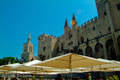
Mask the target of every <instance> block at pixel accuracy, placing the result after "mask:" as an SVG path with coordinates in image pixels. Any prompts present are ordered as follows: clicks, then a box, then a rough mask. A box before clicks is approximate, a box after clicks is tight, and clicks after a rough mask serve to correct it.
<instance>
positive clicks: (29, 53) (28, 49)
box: [21, 34, 33, 62]
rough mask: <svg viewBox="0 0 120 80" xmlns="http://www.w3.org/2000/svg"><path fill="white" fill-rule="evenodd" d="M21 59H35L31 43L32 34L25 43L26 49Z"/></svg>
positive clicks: (25, 60) (26, 60)
mask: <svg viewBox="0 0 120 80" xmlns="http://www.w3.org/2000/svg"><path fill="white" fill-rule="evenodd" d="M21 59H22V60H23V61H24V62H28V61H31V60H33V44H32V43H31V34H29V38H28V41H27V43H25V44H24V49H23V53H22V55H21Z"/></svg>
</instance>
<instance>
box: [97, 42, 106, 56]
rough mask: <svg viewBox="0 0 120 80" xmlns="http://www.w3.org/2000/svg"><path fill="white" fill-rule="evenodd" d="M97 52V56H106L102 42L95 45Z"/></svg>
mask: <svg viewBox="0 0 120 80" xmlns="http://www.w3.org/2000/svg"><path fill="white" fill-rule="evenodd" d="M95 52H96V58H104V54H103V45H102V44H100V43H97V44H96V45H95Z"/></svg>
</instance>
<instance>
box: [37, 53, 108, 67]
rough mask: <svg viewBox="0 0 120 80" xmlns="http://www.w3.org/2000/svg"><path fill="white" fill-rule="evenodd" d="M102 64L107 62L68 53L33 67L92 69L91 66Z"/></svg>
mask: <svg viewBox="0 0 120 80" xmlns="http://www.w3.org/2000/svg"><path fill="white" fill-rule="evenodd" d="M102 64H108V62H106V61H101V60H98V59H95V58H90V57H87V56H83V55H78V54H73V53H69V54H66V55H62V56H59V57H55V58H52V59H48V60H45V61H43V62H40V63H37V64H35V66H47V67H55V68H66V69H74V68H79V67H82V68H85V67H92V66H96V65H102Z"/></svg>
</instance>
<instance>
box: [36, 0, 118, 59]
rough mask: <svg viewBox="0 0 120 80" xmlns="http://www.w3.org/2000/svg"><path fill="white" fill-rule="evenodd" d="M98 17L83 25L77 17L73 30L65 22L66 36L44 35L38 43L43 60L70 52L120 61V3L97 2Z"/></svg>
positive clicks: (115, 0)
mask: <svg viewBox="0 0 120 80" xmlns="http://www.w3.org/2000/svg"><path fill="white" fill-rule="evenodd" d="M96 6H97V11H98V17H95V18H93V19H91V20H89V21H87V22H85V23H84V24H82V25H80V26H79V25H78V24H77V20H76V18H75V14H73V18H72V22H71V26H72V28H71V27H69V25H68V22H67V19H66V20H65V26H64V34H63V35H62V36H60V37H54V36H50V35H46V34H43V35H41V36H40V37H39V38H38V40H39V42H38V57H39V59H42V60H44V59H48V58H51V57H54V56H58V55H62V54H67V53H69V52H72V53H76V54H80V55H86V56H90V57H95V58H105V59H110V60H120V0H96Z"/></svg>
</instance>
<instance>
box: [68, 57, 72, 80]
mask: <svg viewBox="0 0 120 80" xmlns="http://www.w3.org/2000/svg"><path fill="white" fill-rule="evenodd" d="M69 63H70V65H69V67H70V74H71V80H72V55H70V59H69Z"/></svg>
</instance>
